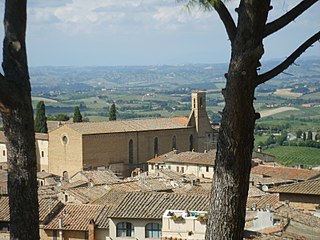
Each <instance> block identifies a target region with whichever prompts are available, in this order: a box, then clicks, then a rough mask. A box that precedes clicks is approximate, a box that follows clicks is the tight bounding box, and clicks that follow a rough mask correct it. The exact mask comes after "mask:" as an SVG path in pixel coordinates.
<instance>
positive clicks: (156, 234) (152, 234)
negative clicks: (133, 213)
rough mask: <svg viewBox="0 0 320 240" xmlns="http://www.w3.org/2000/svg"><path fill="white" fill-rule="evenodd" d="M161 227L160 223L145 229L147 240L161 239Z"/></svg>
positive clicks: (149, 225)
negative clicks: (151, 239) (150, 239)
mask: <svg viewBox="0 0 320 240" xmlns="http://www.w3.org/2000/svg"><path fill="white" fill-rule="evenodd" d="M160 233H161V225H160V224H159V223H148V224H147V225H146V227H145V237H146V238H160Z"/></svg>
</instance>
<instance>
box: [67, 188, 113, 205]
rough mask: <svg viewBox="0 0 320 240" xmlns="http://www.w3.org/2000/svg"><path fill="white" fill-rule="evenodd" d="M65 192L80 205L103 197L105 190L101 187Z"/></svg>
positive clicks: (74, 189) (73, 189)
mask: <svg viewBox="0 0 320 240" xmlns="http://www.w3.org/2000/svg"><path fill="white" fill-rule="evenodd" d="M65 191H66V192H67V193H68V194H69V195H71V196H73V197H74V198H75V199H76V200H77V201H79V202H81V203H90V202H92V201H94V200H96V199H98V198H100V197H101V196H103V195H104V194H105V193H106V191H107V190H106V189H105V188H104V187H103V186H94V187H79V188H72V189H68V190H65Z"/></svg>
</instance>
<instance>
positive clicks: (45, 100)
mask: <svg viewBox="0 0 320 240" xmlns="http://www.w3.org/2000/svg"><path fill="white" fill-rule="evenodd" d="M32 100H33V101H44V102H51V103H57V102H58V101H57V100H54V99H50V98H44V97H32Z"/></svg>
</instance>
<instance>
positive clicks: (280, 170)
mask: <svg viewBox="0 0 320 240" xmlns="http://www.w3.org/2000/svg"><path fill="white" fill-rule="evenodd" d="M251 174H259V175H263V176H268V177H272V178H276V179H290V180H298V181H304V180H309V179H313V178H317V177H320V171H316V170H307V169H296V168H290V167H272V166H266V165H259V166H256V167H253V168H252V169H251Z"/></svg>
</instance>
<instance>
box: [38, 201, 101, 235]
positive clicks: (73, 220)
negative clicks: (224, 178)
mask: <svg viewBox="0 0 320 240" xmlns="http://www.w3.org/2000/svg"><path fill="white" fill-rule="evenodd" d="M103 208H104V206H101V205H87V204H67V205H65V207H64V208H63V209H62V210H61V211H60V212H59V214H58V215H56V216H55V217H54V218H53V219H52V220H51V221H50V222H49V223H48V224H47V225H45V226H44V229H59V219H61V220H62V225H63V230H71V231H72V230H73V231H87V230H88V226H89V223H90V221H91V220H93V219H95V218H97V217H98V215H99V214H100V213H101V211H102V210H103Z"/></svg>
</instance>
